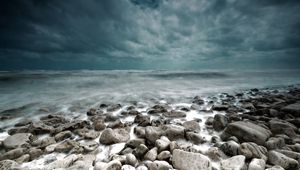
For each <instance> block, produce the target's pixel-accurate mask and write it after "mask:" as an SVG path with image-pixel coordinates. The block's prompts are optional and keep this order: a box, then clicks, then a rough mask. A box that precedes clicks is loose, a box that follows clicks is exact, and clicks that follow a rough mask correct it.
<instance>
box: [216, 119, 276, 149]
mask: <svg viewBox="0 0 300 170" xmlns="http://www.w3.org/2000/svg"><path fill="white" fill-rule="evenodd" d="M271 134H272V133H271V132H270V131H269V130H268V129H265V128H263V127H261V126H259V125H256V124H254V123H251V122H244V121H237V122H234V123H230V124H228V126H227V128H226V129H225V130H224V132H223V134H222V135H221V137H222V138H223V139H227V138H228V137H230V136H236V137H237V138H238V139H239V141H241V142H254V143H257V144H259V145H264V143H265V141H266V140H267V139H268V138H269V137H270V136H271Z"/></svg>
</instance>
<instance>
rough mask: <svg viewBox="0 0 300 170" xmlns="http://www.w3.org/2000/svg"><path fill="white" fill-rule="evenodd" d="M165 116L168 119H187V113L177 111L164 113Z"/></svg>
mask: <svg viewBox="0 0 300 170" xmlns="http://www.w3.org/2000/svg"><path fill="white" fill-rule="evenodd" d="M163 116H165V117H168V118H181V117H186V113H184V112H182V111H177V110H171V111H170V112H164V113H163Z"/></svg>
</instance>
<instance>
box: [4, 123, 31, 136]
mask: <svg viewBox="0 0 300 170" xmlns="http://www.w3.org/2000/svg"><path fill="white" fill-rule="evenodd" d="M29 126H30V125H26V126H20V127H15V128H12V129H9V130H8V132H7V133H8V134H9V135H14V134H17V133H30V132H31V130H30V128H29Z"/></svg>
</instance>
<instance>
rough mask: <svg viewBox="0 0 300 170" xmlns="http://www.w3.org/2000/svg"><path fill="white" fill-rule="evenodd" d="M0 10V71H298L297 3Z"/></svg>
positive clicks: (107, 1) (141, 0)
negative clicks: (215, 69) (245, 69)
mask: <svg viewBox="0 0 300 170" xmlns="http://www.w3.org/2000/svg"><path fill="white" fill-rule="evenodd" d="M1 3H2V4H1V7H0V11H1V16H0V40H1V41H0V63H1V64H0V69H1V68H2V69H9V68H12V69H22V68H38V69H43V68H45V69H77V68H92V69H119V68H120V69H131V68H132V69H136V68H138V69H143V68H147V69H149V68H150V69H151V68H153V69H155V68H175V69H176V68H180V69H189V68H202V67H208V68H210V67H211V68H213V67H217V68H218V67H232V66H237V65H240V67H244V66H249V67H252V66H253V67H255V66H256V65H259V66H261V65H264V64H265V65H266V66H268V67H277V66H278V67H287V66H288V67H296V68H299V67H300V59H299V55H300V31H299V30H300V14H299V12H298V11H299V10H300V3H299V1H297V0H264V1H260V0H253V1H246V0H188V1H182V0H86V1H81V0H65V1H59V0H45V1H40V0H28V1H24V0H11V1H7V2H1ZM270 61H272V62H270ZM245 62H247V64H245ZM270 63H271V64H270Z"/></svg>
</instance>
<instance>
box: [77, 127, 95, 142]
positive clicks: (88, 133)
mask: <svg viewBox="0 0 300 170" xmlns="http://www.w3.org/2000/svg"><path fill="white" fill-rule="evenodd" d="M74 133H76V134H77V135H79V136H80V137H83V138H84V139H96V138H97V137H98V136H99V135H100V132H98V131H94V130H90V129H87V128H83V129H76V130H75V131H74Z"/></svg>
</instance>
